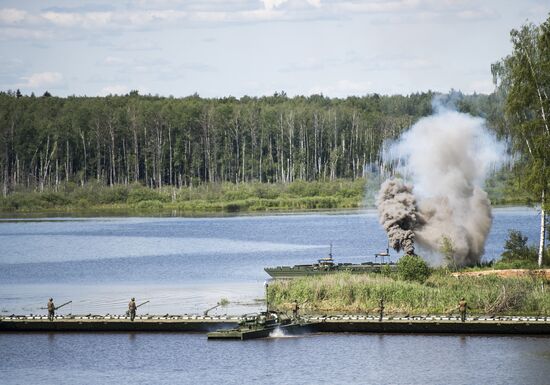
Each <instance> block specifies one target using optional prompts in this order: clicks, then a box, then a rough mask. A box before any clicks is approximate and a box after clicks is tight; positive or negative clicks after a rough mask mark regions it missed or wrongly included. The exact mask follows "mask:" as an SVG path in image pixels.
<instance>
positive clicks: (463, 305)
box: [458, 297, 469, 322]
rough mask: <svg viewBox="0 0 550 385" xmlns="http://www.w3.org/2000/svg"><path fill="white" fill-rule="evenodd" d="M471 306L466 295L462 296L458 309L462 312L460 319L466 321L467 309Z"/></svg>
mask: <svg viewBox="0 0 550 385" xmlns="http://www.w3.org/2000/svg"><path fill="white" fill-rule="evenodd" d="M468 308H469V306H468V303H467V302H466V300H465V299H464V297H462V298H460V301H459V302H458V311H459V312H460V320H461V321H462V322H464V321H466V310H467V309H468Z"/></svg>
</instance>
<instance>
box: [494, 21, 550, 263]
mask: <svg viewBox="0 0 550 385" xmlns="http://www.w3.org/2000/svg"><path fill="white" fill-rule="evenodd" d="M510 36H511V41H512V44H513V51H512V53H511V54H510V55H509V56H507V57H505V58H504V59H502V60H501V61H499V62H497V63H495V64H493V65H492V68H491V70H492V72H493V78H494V82H495V85H496V86H497V89H498V92H502V93H503V94H504V95H505V100H506V106H505V112H506V118H507V123H508V124H509V126H510V134H511V136H512V138H511V139H512V144H513V146H514V149H515V150H517V151H519V152H520V153H521V155H522V158H521V159H520V161H519V162H518V163H517V167H518V168H519V169H520V173H521V175H522V177H523V179H522V185H523V188H524V189H525V190H526V191H528V192H529V193H530V194H531V195H532V196H533V197H534V198H535V199H536V200H537V201H539V202H540V207H541V209H540V210H541V216H540V239H539V252H538V264H539V266H542V261H543V256H544V250H545V238H546V217H547V212H548V206H549V205H548V194H549V191H550V128H549V127H550V122H549V115H548V114H549V113H550V99H549V98H548V95H550V17H549V18H548V19H547V20H546V21H545V22H544V23H542V24H541V25H539V26H536V25H534V24H531V23H529V24H526V25H524V26H522V27H521V28H520V29H519V30H515V29H514V30H512V31H511V32H510Z"/></svg>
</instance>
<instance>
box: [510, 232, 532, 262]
mask: <svg viewBox="0 0 550 385" xmlns="http://www.w3.org/2000/svg"><path fill="white" fill-rule="evenodd" d="M501 256H502V262H507V263H515V262H518V261H523V262H529V261H531V262H533V263H536V261H537V250H536V249H535V248H532V247H529V246H528V245H527V237H526V236H523V234H522V233H521V231H517V230H508V238H507V239H506V242H505V243H504V252H503V253H502V255H501Z"/></svg>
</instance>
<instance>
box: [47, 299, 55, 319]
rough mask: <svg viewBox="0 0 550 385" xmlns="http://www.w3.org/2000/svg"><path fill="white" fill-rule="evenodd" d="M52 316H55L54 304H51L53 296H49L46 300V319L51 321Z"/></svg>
mask: <svg viewBox="0 0 550 385" xmlns="http://www.w3.org/2000/svg"><path fill="white" fill-rule="evenodd" d="M53 317H55V305H54V304H53V298H50V300H49V301H48V319H49V320H50V321H53Z"/></svg>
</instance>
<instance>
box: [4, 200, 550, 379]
mask: <svg viewBox="0 0 550 385" xmlns="http://www.w3.org/2000/svg"><path fill="white" fill-rule="evenodd" d="M538 223H539V217H538V213H537V212H536V211H535V210H532V209H529V208H508V209H496V210H494V223H493V227H492V230H491V234H490V236H489V239H488V241H487V245H486V253H485V256H484V259H486V260H490V259H493V258H498V256H499V255H500V253H501V252H502V248H503V245H504V240H505V238H506V235H507V232H508V230H509V229H517V230H520V231H522V232H523V233H524V234H525V235H527V236H528V237H529V240H530V242H531V243H533V244H534V243H535V242H536V240H537V236H538V228H537V227H538ZM331 242H332V244H333V253H334V257H335V259H336V260H337V261H342V262H364V261H369V260H374V253H376V252H380V251H382V250H384V249H385V247H386V237H385V235H384V233H383V231H382V229H381V228H380V226H379V225H378V222H377V218H376V213H375V212H374V211H355V212H345V213H342V212H333V213H315V214H295V215H286V214H285V215H269V216H236V217H222V218H51V219H32V220H16V219H14V220H2V221H0V311H1V312H2V314H4V315H5V314H12V313H16V314H29V313H34V314H37V313H43V312H44V311H43V310H40V307H43V306H45V304H46V301H47V298H48V297H50V296H52V297H54V299H55V300H56V303H57V304H60V303H63V302H65V301H68V300H72V301H73V303H72V304H70V305H68V306H66V307H64V308H62V309H60V311H59V312H60V313H61V314H63V313H72V314H87V313H95V314H102V313H107V312H109V313H111V314H113V313H116V314H122V313H123V312H124V311H125V310H126V307H127V303H128V300H129V298H130V297H132V296H135V297H136V299H137V301H138V303H139V302H141V301H145V300H150V301H151V302H150V303H149V304H147V305H145V306H143V307H142V308H140V310H141V312H142V313H158V314H159V313H160V314H164V313H172V314H181V313H202V311H204V310H205V309H206V308H208V307H210V306H212V305H214V304H216V302H217V301H219V300H220V299H221V298H227V299H229V301H230V302H231V303H230V305H229V306H228V307H226V308H222V309H219V310H218V312H217V314H223V313H229V314H240V313H243V312H251V311H256V310H258V309H260V308H261V307H262V306H263V305H262V303H261V302H259V301H258V299H261V298H263V283H264V281H265V280H266V279H267V278H269V277H268V275H267V274H266V273H265V272H264V271H263V268H264V267H265V266H275V265H292V264H297V263H310V262H313V261H314V260H315V259H317V258H318V257H321V256H324V255H326V254H327V253H328V251H329V246H328V245H329V244H330V243H331ZM391 258H392V260H394V261H395V260H396V255H395V254H392V257H391ZM213 314H216V312H213ZM0 351H2V359H1V360H0V383H2V384H29V383H33V384H51V383H66V384H75V383H103V384H115V383H117V384H118V383H121V382H135V383H155V384H173V383H185V384H187V383H189V384H199V383H207V382H208V383H212V382H215V383H223V384H237V383H239V384H241V383H262V384H263V383H270V384H283V383H296V384H352V383H353V384H355V383H357V384H366V383H384V384H428V383H433V384H440V383H446V384H473V383H479V384H548V383H549V380H548V379H549V378H550V338H545V337H538V338H535V337H483V336H406V335H367V334H328V335H312V336H304V337H296V338H269V339H265V340H257V341H247V342H244V343H243V342H228V341H207V340H206V337H205V336H204V335H203V334H179V333H176V334H147V333H143V334H125V333H121V334H109V333H104V334H78V333H75V334H55V333H52V334H20V335H8V334H0Z"/></svg>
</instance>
